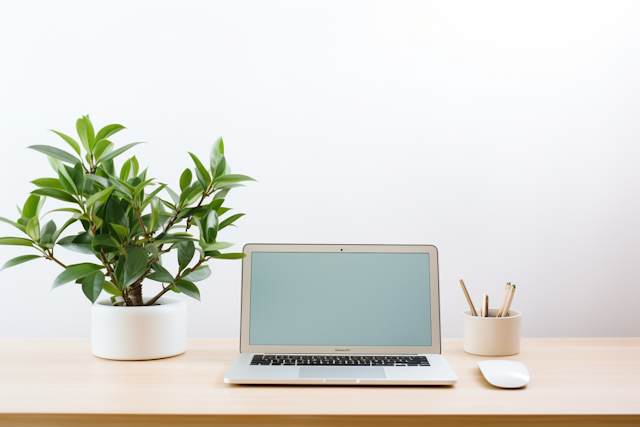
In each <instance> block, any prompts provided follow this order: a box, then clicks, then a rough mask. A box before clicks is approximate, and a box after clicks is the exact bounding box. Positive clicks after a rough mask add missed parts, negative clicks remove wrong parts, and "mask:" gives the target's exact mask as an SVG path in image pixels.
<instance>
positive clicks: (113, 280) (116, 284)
mask: <svg viewBox="0 0 640 427" xmlns="http://www.w3.org/2000/svg"><path fill="white" fill-rule="evenodd" d="M100 258H102V263H103V264H104V266H105V267H106V269H107V273H108V274H109V277H110V278H111V282H113V284H114V285H115V286H116V287H118V282H117V281H116V278H115V276H114V275H113V270H112V269H111V264H109V261H107V256H106V255H105V254H104V251H103V250H102V249H100Z"/></svg>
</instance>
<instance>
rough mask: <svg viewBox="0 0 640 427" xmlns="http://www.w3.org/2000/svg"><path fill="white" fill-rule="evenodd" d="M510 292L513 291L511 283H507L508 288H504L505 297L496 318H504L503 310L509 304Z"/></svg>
mask: <svg viewBox="0 0 640 427" xmlns="http://www.w3.org/2000/svg"><path fill="white" fill-rule="evenodd" d="M510 291H511V282H507V286H506V287H505V288H504V296H503V297H502V304H500V309H499V310H498V314H496V317H502V310H504V306H505V305H506V303H507V297H508V296H509V292H510Z"/></svg>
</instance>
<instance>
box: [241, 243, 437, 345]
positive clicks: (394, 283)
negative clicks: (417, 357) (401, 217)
mask: <svg viewBox="0 0 640 427" xmlns="http://www.w3.org/2000/svg"><path fill="white" fill-rule="evenodd" d="M429 286H430V283H429V254H426V253H353V252H350V253H328V252H253V253H252V259H251V305H250V307H251V309H250V315H249V344H250V345H314V346H319V345H327V346H430V345H432V342H431V341H432V338H431V301H430V288H429Z"/></svg>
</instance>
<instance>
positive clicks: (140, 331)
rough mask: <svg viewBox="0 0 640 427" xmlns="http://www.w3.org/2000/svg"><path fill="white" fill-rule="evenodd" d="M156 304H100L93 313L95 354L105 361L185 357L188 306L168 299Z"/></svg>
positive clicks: (92, 332)
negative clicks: (139, 305) (121, 305)
mask: <svg viewBox="0 0 640 427" xmlns="http://www.w3.org/2000/svg"><path fill="white" fill-rule="evenodd" d="M145 301H146V300H145ZM156 304H157V305H152V306H148V307H147V306H142V307H126V306H125V307H119V306H112V305H111V301H110V300H108V299H106V300H101V301H97V302H96V303H95V304H94V305H93V307H92V309H91V350H92V351H93V354H94V355H96V356H98V357H101V358H103V359H113V360H150V359H162V358H165V357H171V356H177V355H179V354H182V353H184V352H185V351H186V350H187V304H185V302H184V301H182V300H180V299H175V298H167V297H162V298H160V299H159V300H158V301H157V302H156Z"/></svg>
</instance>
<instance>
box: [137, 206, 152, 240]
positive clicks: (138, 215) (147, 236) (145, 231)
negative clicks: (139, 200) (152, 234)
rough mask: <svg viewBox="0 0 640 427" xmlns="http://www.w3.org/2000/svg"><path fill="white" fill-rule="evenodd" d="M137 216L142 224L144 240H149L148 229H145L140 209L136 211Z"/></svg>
mask: <svg viewBox="0 0 640 427" xmlns="http://www.w3.org/2000/svg"><path fill="white" fill-rule="evenodd" d="M134 211H135V213H136V216H137V217H138V222H139V223H140V227H142V233H143V234H144V238H145V239H147V240H149V234H147V229H146V228H145V227H144V223H143V222H142V217H141V216H140V211H139V210H138V209H134Z"/></svg>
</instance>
